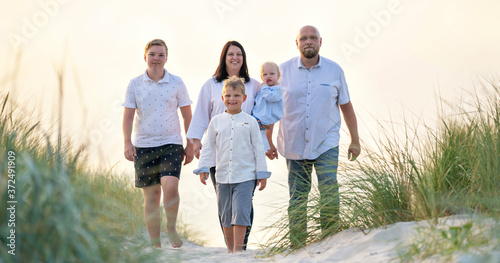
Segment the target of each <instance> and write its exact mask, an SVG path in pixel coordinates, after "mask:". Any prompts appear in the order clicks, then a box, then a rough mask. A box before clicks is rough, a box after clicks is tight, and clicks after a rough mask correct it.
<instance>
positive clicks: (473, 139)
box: [264, 81, 500, 258]
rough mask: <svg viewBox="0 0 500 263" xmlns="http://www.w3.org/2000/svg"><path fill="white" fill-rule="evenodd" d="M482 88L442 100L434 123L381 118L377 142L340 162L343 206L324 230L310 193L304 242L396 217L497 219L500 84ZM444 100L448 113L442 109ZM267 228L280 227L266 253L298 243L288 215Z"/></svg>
mask: <svg viewBox="0 0 500 263" xmlns="http://www.w3.org/2000/svg"><path fill="white" fill-rule="evenodd" d="M482 88H483V89H482V90H481V91H482V93H483V95H478V94H477V93H473V94H469V95H470V96H469V98H470V100H472V102H468V101H465V100H464V101H461V102H459V105H454V104H452V103H449V102H447V101H446V100H444V99H441V103H442V105H441V106H442V110H441V111H442V112H441V116H440V117H439V123H438V125H437V128H430V127H431V126H428V125H426V124H425V122H424V121H422V120H419V121H418V122H417V123H416V124H415V125H416V126H412V124H409V123H406V122H405V123H403V124H402V125H401V126H400V127H402V131H400V130H401V129H398V128H395V127H396V125H395V124H394V122H389V123H388V125H385V124H384V123H381V122H380V123H379V125H380V133H379V134H378V135H377V137H376V138H375V136H374V138H373V139H374V141H375V146H374V147H371V146H369V145H368V144H364V145H365V147H364V149H363V156H362V157H361V158H359V159H358V161H356V162H355V163H354V164H346V163H341V164H340V166H341V168H342V170H341V171H339V176H341V177H343V178H345V180H343V183H342V185H340V200H341V204H340V212H339V216H337V215H331V216H329V218H332V221H333V222H332V224H331V227H330V228H329V229H323V230H321V229H320V228H319V227H318V224H317V223H315V219H317V217H318V216H319V210H320V209H321V205H320V204H319V202H318V200H319V194H318V191H312V192H311V194H310V196H309V200H310V201H309V204H308V213H307V220H308V222H309V226H308V231H307V232H304V233H303V234H304V235H305V236H306V238H307V239H306V240H307V241H306V243H305V244H302V246H305V245H307V244H311V243H313V242H317V241H320V240H322V239H324V238H325V237H328V236H331V235H333V234H335V233H337V232H339V231H341V230H343V229H347V228H358V229H361V230H362V231H364V232H366V231H369V229H373V228H377V227H383V226H385V225H388V224H393V223H397V222H405V221H420V220H431V221H434V222H436V221H437V219H438V218H439V217H444V216H449V215H457V214H480V215H482V216H486V217H491V218H496V219H498V217H499V215H500V213H499V212H500V201H499V200H500V191H499V189H500V88H499V85H498V84H497V83H496V82H494V81H491V82H490V83H489V84H487V85H484V86H483V87H482ZM446 105H447V106H449V109H450V111H451V113H448V114H445V112H444V110H443V108H444V106H446ZM401 134H402V136H401ZM367 145H368V146H367ZM466 228H467V227H466V226H464V229H466ZM269 229H270V230H271V229H272V230H274V231H275V232H277V234H276V238H275V239H270V240H269V242H268V243H267V244H266V245H265V246H264V247H265V249H266V250H267V251H270V252H271V254H272V252H278V253H281V252H284V251H288V252H290V251H293V250H294V249H297V248H298V247H290V244H291V243H290V241H289V240H288V235H289V230H288V229H289V225H288V218H287V216H285V218H282V219H280V220H279V221H278V222H276V223H275V224H273V225H272V226H270V228H269ZM439 231H441V230H439ZM439 231H438V232H439ZM449 231H451V232H453V231H455V230H449ZM457 231H458V230H457ZM462 232H467V231H465V230H464V231H462ZM439 233H442V232H439ZM495 233H497V234H498V231H496V232H495ZM439 235H442V234H439ZM443 235H444V234H443ZM450 235H452V234H450ZM496 238H498V236H497V237H496ZM460 242H462V243H463V242H465V241H464V240H461V241H460ZM476 245H478V246H480V245H481V242H479V243H478V244H476ZM415 246H417V247H418V245H415ZM469 246H470V244H465V243H463V244H462V245H461V246H450V250H459V249H460V248H461V247H469ZM290 248H291V249H290ZM429 248H430V247H425V248H422V249H421V250H419V251H424V250H426V249H429ZM422 253H424V254H425V253H428V252H422ZM429 254H432V253H429ZM425 255H427V254H425ZM402 258H404V255H403V256H402ZM424 258H425V257H424Z"/></svg>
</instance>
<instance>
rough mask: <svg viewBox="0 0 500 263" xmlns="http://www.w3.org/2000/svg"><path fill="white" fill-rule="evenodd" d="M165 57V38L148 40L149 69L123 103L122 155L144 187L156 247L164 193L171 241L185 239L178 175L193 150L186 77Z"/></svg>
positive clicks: (131, 85) (130, 88)
mask: <svg viewBox="0 0 500 263" xmlns="http://www.w3.org/2000/svg"><path fill="white" fill-rule="evenodd" d="M167 57H168V48H167V45H166V44H165V41H163V40H161V39H154V40H152V41H150V42H149V43H148V44H147V45H146V48H145V53H144V61H145V62H146V63H147V68H146V71H145V72H144V73H143V74H142V75H140V76H138V77H136V78H134V79H132V80H131V81H130V83H129V86H128V87H127V93H126V97H125V102H124V103H123V104H122V106H123V107H124V113H123V137H124V155H125V158H126V159H127V160H129V161H132V162H134V167H135V187H137V188H141V189H142V190H143V195H144V218H145V220H146V228H147V229H148V233H149V238H150V240H151V243H152V245H153V247H157V248H159V247H161V242H160V225H161V217H160V215H161V214H160V202H161V196H162V192H163V205H164V208H165V214H166V217H167V234H168V236H169V239H170V244H171V245H172V247H174V248H180V247H181V246H182V244H183V241H182V239H181V237H180V236H179V234H178V233H177V230H176V222H177V213H178V210H179V178H180V173H181V165H182V161H183V160H184V165H186V164H188V163H189V162H191V160H193V155H194V154H193V149H192V147H193V146H192V145H191V143H190V142H189V141H187V145H186V148H185V149H184V148H183V145H182V136H181V128H180V121H179V117H178V115H177V111H178V109H179V110H180V112H181V115H182V118H183V121H184V130H185V131H187V130H188V129H189V124H190V122H191V103H192V102H191V100H190V99H189V94H188V92H187V89H186V85H184V82H183V81H182V79H181V78H180V77H178V76H176V75H173V74H171V73H170V72H168V71H167V70H166V69H165V68H164V67H165V63H166V62H167ZM134 117H135V121H134ZM132 131H133V134H134V136H133V138H132Z"/></svg>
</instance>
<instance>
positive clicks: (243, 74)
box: [214, 40, 250, 83]
mask: <svg viewBox="0 0 500 263" xmlns="http://www.w3.org/2000/svg"><path fill="white" fill-rule="evenodd" d="M230 46H236V47H239V48H240V49H241V53H242V55H243V63H242V65H241V68H240V75H239V77H240V78H244V79H245V83H247V82H249V81H250V76H249V75H248V67H247V54H246V53H245V49H244V48H243V46H242V45H241V44H240V43H239V42H238V41H234V40H233V41H228V42H227V43H226V44H225V45H224V47H223V48H222V52H221V53H220V60H219V66H218V67H217V69H216V70H215V73H214V77H215V80H217V82H222V81H224V80H225V79H227V78H228V77H229V74H228V73H227V70H226V55H227V51H228V50H229V47H230Z"/></svg>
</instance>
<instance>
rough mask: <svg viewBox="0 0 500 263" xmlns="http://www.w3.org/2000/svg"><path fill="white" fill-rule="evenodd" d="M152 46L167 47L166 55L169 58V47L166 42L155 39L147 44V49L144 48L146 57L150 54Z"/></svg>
mask: <svg viewBox="0 0 500 263" xmlns="http://www.w3.org/2000/svg"><path fill="white" fill-rule="evenodd" d="M152 46H164V47H165V55H167V56H168V47H167V44H165V41H163V40H161V39H153V40H151V41H149V42H148V43H147V44H146V47H145V48H144V55H146V54H147V53H148V50H149V49H150V48H151V47H152Z"/></svg>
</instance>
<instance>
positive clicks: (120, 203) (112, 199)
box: [0, 94, 155, 262]
mask: <svg viewBox="0 0 500 263" xmlns="http://www.w3.org/2000/svg"><path fill="white" fill-rule="evenodd" d="M10 100H11V99H9V95H8V94H4V95H3V98H2V102H1V103H2V104H1V113H0V156H2V159H1V160H0V169H1V171H2V174H3V176H2V178H1V181H2V182H1V185H2V188H1V189H0V195H1V196H2V200H3V201H2V202H7V201H11V202H10V203H7V205H8V207H14V209H13V213H12V214H11V212H10V210H7V209H2V210H1V211H0V217H1V218H7V219H9V220H10V221H9V223H2V225H1V226H0V232H1V233H2V240H4V241H5V243H4V242H2V243H4V244H5V245H2V246H1V247H0V255H1V256H0V259H1V260H0V261H2V262H144V261H154V256H155V254H154V253H146V252H144V251H145V250H144V246H147V245H148V244H147V242H144V241H143V243H144V246H143V245H139V244H141V243H137V242H135V243H134V242H128V243H127V241H128V240H129V239H130V237H131V236H133V235H137V234H138V233H139V232H140V231H142V229H143V228H144V227H143V226H144V222H143V217H142V194H141V192H140V191H135V190H133V189H132V188H131V187H130V185H129V184H128V183H125V182H124V181H123V180H122V179H120V178H119V177H116V176H113V175H112V174H111V173H107V172H102V171H89V170H88V169H87V168H86V167H85V158H84V156H83V152H84V149H82V148H78V147H74V146H72V145H71V143H70V142H65V141H64V139H63V140H53V138H51V136H50V135H48V134H51V133H50V131H46V130H44V129H43V128H42V125H41V123H40V122H39V121H37V118H36V116H34V115H33V113H30V112H26V111H25V110H24V109H23V108H22V107H20V106H19V105H15V103H10ZM54 133H56V132H52V134H54ZM54 141H55V142H54ZM9 157H10V158H9ZM9 161H10V162H9ZM9 169H10V171H9ZM9 180H10V181H9ZM8 185H11V187H8ZM14 187H15V188H14ZM9 190H10V191H9ZM2 222H4V221H2ZM9 236H12V237H14V236H15V238H12V239H6V237H9ZM7 244H11V246H7Z"/></svg>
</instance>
